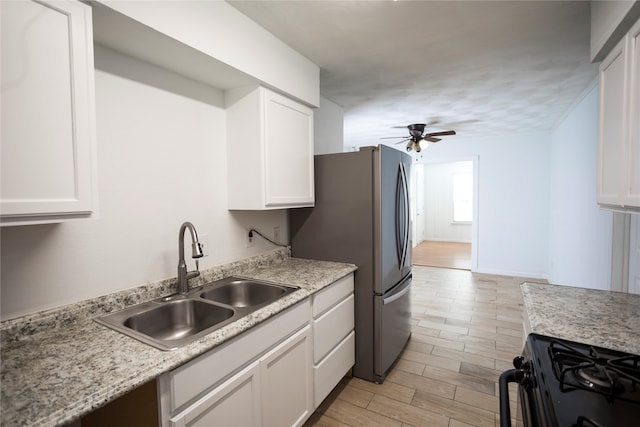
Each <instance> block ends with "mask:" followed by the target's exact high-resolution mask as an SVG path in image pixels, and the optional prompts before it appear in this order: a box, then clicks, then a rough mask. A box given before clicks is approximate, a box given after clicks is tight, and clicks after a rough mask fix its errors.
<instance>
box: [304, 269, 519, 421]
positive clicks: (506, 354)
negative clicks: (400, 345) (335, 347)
mask: <svg viewBox="0 0 640 427" xmlns="http://www.w3.org/2000/svg"><path fill="white" fill-rule="evenodd" d="M413 273H414V281H413V285H414V286H413V291H412V298H413V303H412V323H413V332H412V336H411V339H410V340H409V343H408V345H407V347H406V348H405V350H404V352H403V353H402V355H401V356H400V360H399V361H398V363H397V364H396V365H395V367H394V368H393V369H392V371H391V372H390V374H389V375H388V377H387V379H386V380H385V381H384V383H383V384H374V383H371V382H367V381H363V380H361V379H358V378H353V377H345V378H344V379H343V380H342V381H341V383H340V384H339V385H338V386H337V387H336V388H335V389H334V390H333V392H332V393H331V394H330V395H329V397H328V398H327V399H326V400H325V401H324V402H323V404H322V405H321V406H320V407H319V408H318V410H317V411H316V412H315V413H314V414H313V415H312V417H311V418H310V419H309V420H308V421H307V423H306V424H305V425H306V426H307V427H309V426H375V425H381V426H401V427H409V426H415V427H418V426H436V427H438V426H443V427H444V426H446V427H465V426H480V427H484V426H492V427H493V426H499V415H498V413H499V405H498V377H499V375H500V373H502V372H503V371H505V370H507V369H510V368H512V360H513V358H514V357H515V356H517V355H518V354H520V352H521V351H522V317H521V312H522V296H521V293H520V286H519V285H520V283H522V282H523V281H525V280H526V279H524V278H514V277H505V276H492V275H484V274H475V273H471V272H469V271H465V270H453V269H442V268H430V267H420V266H414V269H413ZM510 398H511V400H512V401H511V415H512V418H513V417H514V416H515V413H516V412H515V411H516V403H515V398H516V389H515V387H511V390H510Z"/></svg>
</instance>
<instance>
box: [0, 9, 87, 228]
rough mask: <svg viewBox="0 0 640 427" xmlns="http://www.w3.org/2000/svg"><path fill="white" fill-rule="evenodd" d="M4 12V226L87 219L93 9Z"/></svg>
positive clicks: (2, 132)
mask: <svg viewBox="0 0 640 427" xmlns="http://www.w3.org/2000/svg"><path fill="white" fill-rule="evenodd" d="M0 8H1V12H0V15H1V31H2V33H1V39H2V73H1V79H2V86H1V87H2V106H1V110H2V113H1V117H2V126H1V127H2V131H1V134H2V145H1V156H0V157H1V168H0V170H1V191H0V193H1V194H2V200H1V212H0V213H1V214H2V223H3V224H10V223H19V220H16V218H21V217H22V218H25V217H26V218H29V219H32V221H33V222H35V221H37V222H49V220H48V219H47V218H48V217H49V216H51V215H58V216H61V217H64V216H65V215H77V214H84V215H85V216H87V215H88V214H89V213H90V212H91V211H92V209H93V201H92V188H91V187H92V156H93V153H92V150H93V149H94V147H93V146H94V143H95V123H94V109H95V105H94V79H93V73H94V68H93V35H92V28H91V25H92V22H91V7H89V6H87V5H85V4H83V3H81V2H79V1H68V0H67V1H55V2H50V3H49V2H42V1H2V2H0ZM43 217H44V219H43ZM51 222H55V221H51Z"/></svg>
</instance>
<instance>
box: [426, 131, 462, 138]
mask: <svg viewBox="0 0 640 427" xmlns="http://www.w3.org/2000/svg"><path fill="white" fill-rule="evenodd" d="M455 134H456V131H455V130H445V131H442V132H429V133H425V134H424V137H425V139H426V137H428V136H444V135H455Z"/></svg>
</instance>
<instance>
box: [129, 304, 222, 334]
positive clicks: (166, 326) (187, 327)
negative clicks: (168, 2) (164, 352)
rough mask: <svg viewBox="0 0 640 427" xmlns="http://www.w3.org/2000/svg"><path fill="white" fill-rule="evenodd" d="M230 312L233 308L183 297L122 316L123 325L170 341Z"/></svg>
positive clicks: (205, 326) (203, 326)
mask: <svg viewBox="0 0 640 427" xmlns="http://www.w3.org/2000/svg"><path fill="white" fill-rule="evenodd" d="M233 314H234V311H233V310H230V309H228V308H226V307H220V306H217V305H213V304H207V303H206V302H202V301H198V300H192V299H183V300H178V301H170V302H166V303H165V304H162V305H160V306H158V307H155V308H152V309H150V310H147V311H144V312H142V313H138V314H134V315H132V316H130V317H128V318H127V319H125V321H124V322H123V325H124V326H126V327H127V328H131V329H133V330H134V331H137V332H140V333H141V334H145V335H148V336H150V337H152V338H155V339H157V340H163V341H173V340H179V339H181V338H184V337H187V336H191V335H195V334H197V333H198V332H200V331H203V330H205V329H207V328H209V327H211V326H213V325H217V324H218V323H220V322H223V321H225V320H227V319H228V318H230V317H231V316H233Z"/></svg>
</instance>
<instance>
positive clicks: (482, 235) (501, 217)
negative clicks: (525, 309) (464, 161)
mask: <svg viewBox="0 0 640 427" xmlns="http://www.w3.org/2000/svg"><path fill="white" fill-rule="evenodd" d="M470 156H478V181H479V182H478V187H479V190H478V191H479V194H478V204H479V206H478V210H479V212H478V216H479V217H478V224H477V227H478V242H477V250H478V267H477V270H476V271H478V272H482V273H493V274H503V275H517V276H529V277H539V278H545V277H546V276H547V272H548V271H547V270H548V254H549V246H548V245H549V188H550V181H549V171H550V136H549V134H547V133H539V134H531V135H505V136H500V137H494V138H483V139H476V140H466V141H465V140H462V139H456V137H452V138H449V139H447V140H446V142H442V143H439V144H435V145H432V146H431V147H430V148H429V149H428V150H427V151H424V158H425V160H428V161H429V162H438V161H448V160H449V159H452V158H453V159H456V158H465V157H470Z"/></svg>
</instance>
